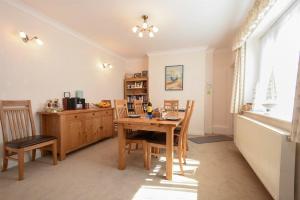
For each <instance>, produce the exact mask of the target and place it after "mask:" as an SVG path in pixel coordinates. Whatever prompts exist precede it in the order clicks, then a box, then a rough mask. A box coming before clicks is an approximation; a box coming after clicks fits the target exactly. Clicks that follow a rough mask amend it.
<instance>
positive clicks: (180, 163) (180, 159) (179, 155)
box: [177, 150, 184, 175]
mask: <svg viewBox="0 0 300 200" xmlns="http://www.w3.org/2000/svg"><path fill="white" fill-rule="evenodd" d="M177 154H178V162H179V167H180V171H181V175H184V171H183V164H182V151H181V150H178V151H177Z"/></svg>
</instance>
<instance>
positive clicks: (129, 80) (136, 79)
mask: <svg viewBox="0 0 300 200" xmlns="http://www.w3.org/2000/svg"><path fill="white" fill-rule="evenodd" d="M147 80H148V78H147V77H141V78H126V79H125V81H126V82H134V81H147Z"/></svg>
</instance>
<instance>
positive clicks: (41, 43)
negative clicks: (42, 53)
mask: <svg viewBox="0 0 300 200" xmlns="http://www.w3.org/2000/svg"><path fill="white" fill-rule="evenodd" d="M35 42H36V43H37V44H38V45H40V46H42V45H43V44H44V42H43V41H42V40H40V39H39V38H36V39H35Z"/></svg>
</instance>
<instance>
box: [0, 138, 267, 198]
mask: <svg viewBox="0 0 300 200" xmlns="http://www.w3.org/2000/svg"><path fill="white" fill-rule="evenodd" d="M189 144H190V151H189V155H188V157H189V159H188V162H187V165H186V167H185V172H186V176H180V175H174V180H173V181H167V180H165V179H164V178H163V175H164V173H165V170H164V166H165V165H164V160H165V159H164V157H161V158H160V161H156V162H155V163H153V166H152V170H151V171H146V170H144V168H143V159H142V154H141V153H139V152H133V153H132V154H130V155H129V156H128V157H127V168H126V169H125V170H123V171H120V170H118V169H117V139H116V138H115V139H109V140H106V141H103V142H100V143H97V144H95V145H92V146H89V147H87V148H85V149H82V150H80V151H77V152H74V153H72V154H69V155H68V156H67V158H66V160H64V161H62V162H59V164H58V165H57V166H53V165H51V164H50V163H51V159H50V158H49V157H45V158H42V159H39V160H37V161H35V162H30V163H28V164H26V165H25V180H23V181H16V177H17V168H12V169H9V170H8V171H7V172H4V173H0V199H5V200H9V199H22V200H27V199H28V200H29V199H30V200H36V199H38V200H40V199H41V200H47V199H70V200H77V199H84V200H93V199H99V200H100V199H101V200H102V199H103V200H110V199H112V200H118V199H120V200H127V199H134V200H137V199H163V200H167V199H172V200H176V199H180V200H184V199H187V200H195V199H201V200H227V199H228V200H247V199H249V200H253V199H255V200H266V199H271V197H270V196H269V194H268V193H267V191H266V190H265V189H264V187H263V186H262V184H261V183H260V182H259V180H258V179H257V177H256V176H255V174H254V173H253V172H252V170H251V169H250V167H249V166H248V164H247V163H246V161H245V160H244V159H243V158H242V156H241V154H240V153H239V152H238V151H237V149H236V148H235V146H234V144H233V142H217V143H209V144H195V143H192V142H190V143H189ZM176 161H177V160H175V163H174V166H175V167H174V168H175V172H174V173H176V172H178V170H179V168H178V165H177V163H176Z"/></svg>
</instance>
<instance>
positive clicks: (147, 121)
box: [114, 112, 184, 127]
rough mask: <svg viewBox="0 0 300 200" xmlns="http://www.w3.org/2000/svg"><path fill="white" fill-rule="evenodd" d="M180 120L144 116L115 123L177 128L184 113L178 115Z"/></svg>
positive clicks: (119, 120)
mask: <svg viewBox="0 0 300 200" xmlns="http://www.w3.org/2000/svg"><path fill="white" fill-rule="evenodd" d="M178 118H179V120H176V121H172V120H162V119H159V118H152V119H149V118H147V117H146V116H142V117H140V118H120V119H116V120H114V122H115V123H119V124H145V125H166V126H175V127H177V126H178V125H179V124H180V123H181V122H182V120H183V118H184V112H179V113H178Z"/></svg>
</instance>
